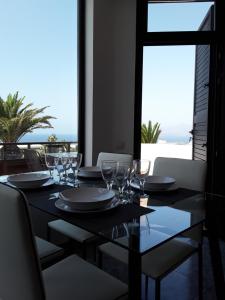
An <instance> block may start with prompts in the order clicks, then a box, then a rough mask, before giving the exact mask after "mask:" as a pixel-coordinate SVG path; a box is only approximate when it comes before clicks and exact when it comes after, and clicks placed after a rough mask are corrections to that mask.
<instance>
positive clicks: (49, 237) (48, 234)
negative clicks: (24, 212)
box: [47, 225, 51, 242]
mask: <svg viewBox="0 0 225 300" xmlns="http://www.w3.org/2000/svg"><path fill="white" fill-rule="evenodd" d="M50 239H51V228H50V227H49V226H48V225H47V241H49V242H50Z"/></svg>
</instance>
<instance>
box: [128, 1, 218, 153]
mask: <svg viewBox="0 0 225 300" xmlns="http://www.w3.org/2000/svg"><path fill="white" fill-rule="evenodd" d="M149 2H155V3H189V2H212V3H214V6H215V10H214V13H215V16H214V18H215V30H214V31H179V32H178V31H173V32H171V31H167V32H148V3H149ZM220 6H221V7H220ZM221 10H222V4H221V3H220V1H217V0H214V1H213V0H207V1H204V0H200V1H198V0H151V1H149V0H140V1H137V14H136V65H135V67H136V69H135V104H134V106H135V107H134V112H135V113H134V145H133V154H134V158H140V155H141V121H142V82H143V49H144V47H145V46H172V45H173V46H179V45H204V44H209V45H216V44H218V43H219V42H220V40H221V38H222V31H223V30H222V25H223V19H222V18H223V15H222V12H221Z"/></svg>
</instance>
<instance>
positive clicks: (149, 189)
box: [131, 182, 179, 193]
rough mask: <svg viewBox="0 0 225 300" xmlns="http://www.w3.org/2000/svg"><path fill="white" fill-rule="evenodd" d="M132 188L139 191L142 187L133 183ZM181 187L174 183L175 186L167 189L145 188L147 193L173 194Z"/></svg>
mask: <svg viewBox="0 0 225 300" xmlns="http://www.w3.org/2000/svg"><path fill="white" fill-rule="evenodd" d="M131 186H132V187H133V188H135V189H137V190H139V189H140V186H139V184H138V183H136V182H132V183H131ZM178 188H179V187H178V186H177V184H176V183H174V184H173V185H171V186H169V187H168V188H167V189H160V188H159V189H155V188H154V189H151V188H150V187H146V186H145V191H147V192H160V193H166V192H173V191H176V190H177V189H178Z"/></svg>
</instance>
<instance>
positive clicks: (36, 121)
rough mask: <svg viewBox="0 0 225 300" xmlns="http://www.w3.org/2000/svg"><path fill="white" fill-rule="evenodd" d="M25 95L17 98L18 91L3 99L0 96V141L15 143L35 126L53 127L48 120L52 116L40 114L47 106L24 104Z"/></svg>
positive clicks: (35, 127)
mask: <svg viewBox="0 0 225 300" xmlns="http://www.w3.org/2000/svg"><path fill="white" fill-rule="evenodd" d="M24 99H25V97H22V98H19V95H18V92H16V93H15V94H14V95H12V94H9V95H8V96H7V99H6V100H5V101H4V100H3V99H2V98H1V97H0V141H2V142H3V143H16V142H18V141H19V140H20V139H21V138H22V137H23V136H24V135H25V134H26V133H31V132H33V131H34V130H35V129H37V128H53V127H52V125H51V123H50V121H49V120H51V119H55V118H54V117H52V116H48V115H47V116H40V114H42V113H43V112H44V110H45V109H46V108H47V106H45V107H42V108H33V107H32V106H33V103H29V104H27V105H25V106H24V103H23V101H24Z"/></svg>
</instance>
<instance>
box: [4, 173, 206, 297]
mask: <svg viewBox="0 0 225 300" xmlns="http://www.w3.org/2000/svg"><path fill="white" fill-rule="evenodd" d="M6 180H7V177H6V176H1V177H0V181H6ZM80 185H81V186H87V187H90V186H91V187H105V185H104V183H103V181H101V180H84V179H82V180H81V181H80ZM71 188H73V187H72V185H71V184H69V183H68V182H67V183H65V184H64V185H62V184H58V183H55V184H53V185H51V186H49V187H45V188H39V189H35V190H24V194H25V196H26V197H27V200H28V202H29V205H31V206H32V207H34V208H36V209H39V210H41V211H43V212H45V213H48V214H50V215H53V216H54V217H57V218H60V219H63V220H64V221H66V222H69V223H71V224H73V225H76V226H78V227H80V228H82V229H85V230H86V231H88V232H90V233H93V234H95V235H96V236H99V237H101V238H103V239H104V240H105V241H109V242H111V243H114V244H116V245H118V246H120V247H122V248H124V249H127V250H128V253H129V255H128V256H129V259H128V291H129V292H128V293H129V295H128V296H129V299H138V300H139V299H141V298H142V297H141V293H142V292H141V274H142V268H141V260H142V256H143V255H144V254H146V253H148V252H150V251H152V250H153V249H155V248H157V247H159V246H161V245H162V244H164V243H166V242H168V241H169V240H171V239H173V238H176V237H178V236H180V235H182V234H183V233H184V232H186V231H188V230H189V229H191V228H194V227H195V226H198V225H199V224H201V223H203V222H204V220H205V214H204V210H202V209H194V210H193V211H184V210H180V209H176V208H173V207H169V206H166V205H169V204H170V203H179V202H181V201H183V200H188V198H191V199H192V200H193V199H195V197H196V199H198V201H199V200H200V201H204V195H203V194H199V193H196V192H194V191H188V190H185V189H180V191H179V190H178V191H176V193H175V192H173V193H167V194H165V195H158V196H157V195H154V194H152V195H150V196H149V198H146V199H143V198H141V201H138V199H140V198H139V195H138V193H136V192H135V197H134V198H133V199H135V201H133V202H132V203H128V204H123V205H119V206H118V207H116V208H114V209H112V210H109V211H105V212H101V213H100V212H99V213H92V214H82V215H79V214H76V213H69V212H64V211H62V210H59V209H58V208H57V207H56V206H55V202H56V200H57V199H58V195H59V192H61V191H63V190H65V189H71ZM157 197H159V198H160V197H161V198H162V197H164V199H165V204H166V205H165V206H160V205H154V206H152V205H151V203H154V201H153V200H154V199H155V198H156V199H157ZM161 201H162V199H161ZM167 203H168V204H167Z"/></svg>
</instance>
